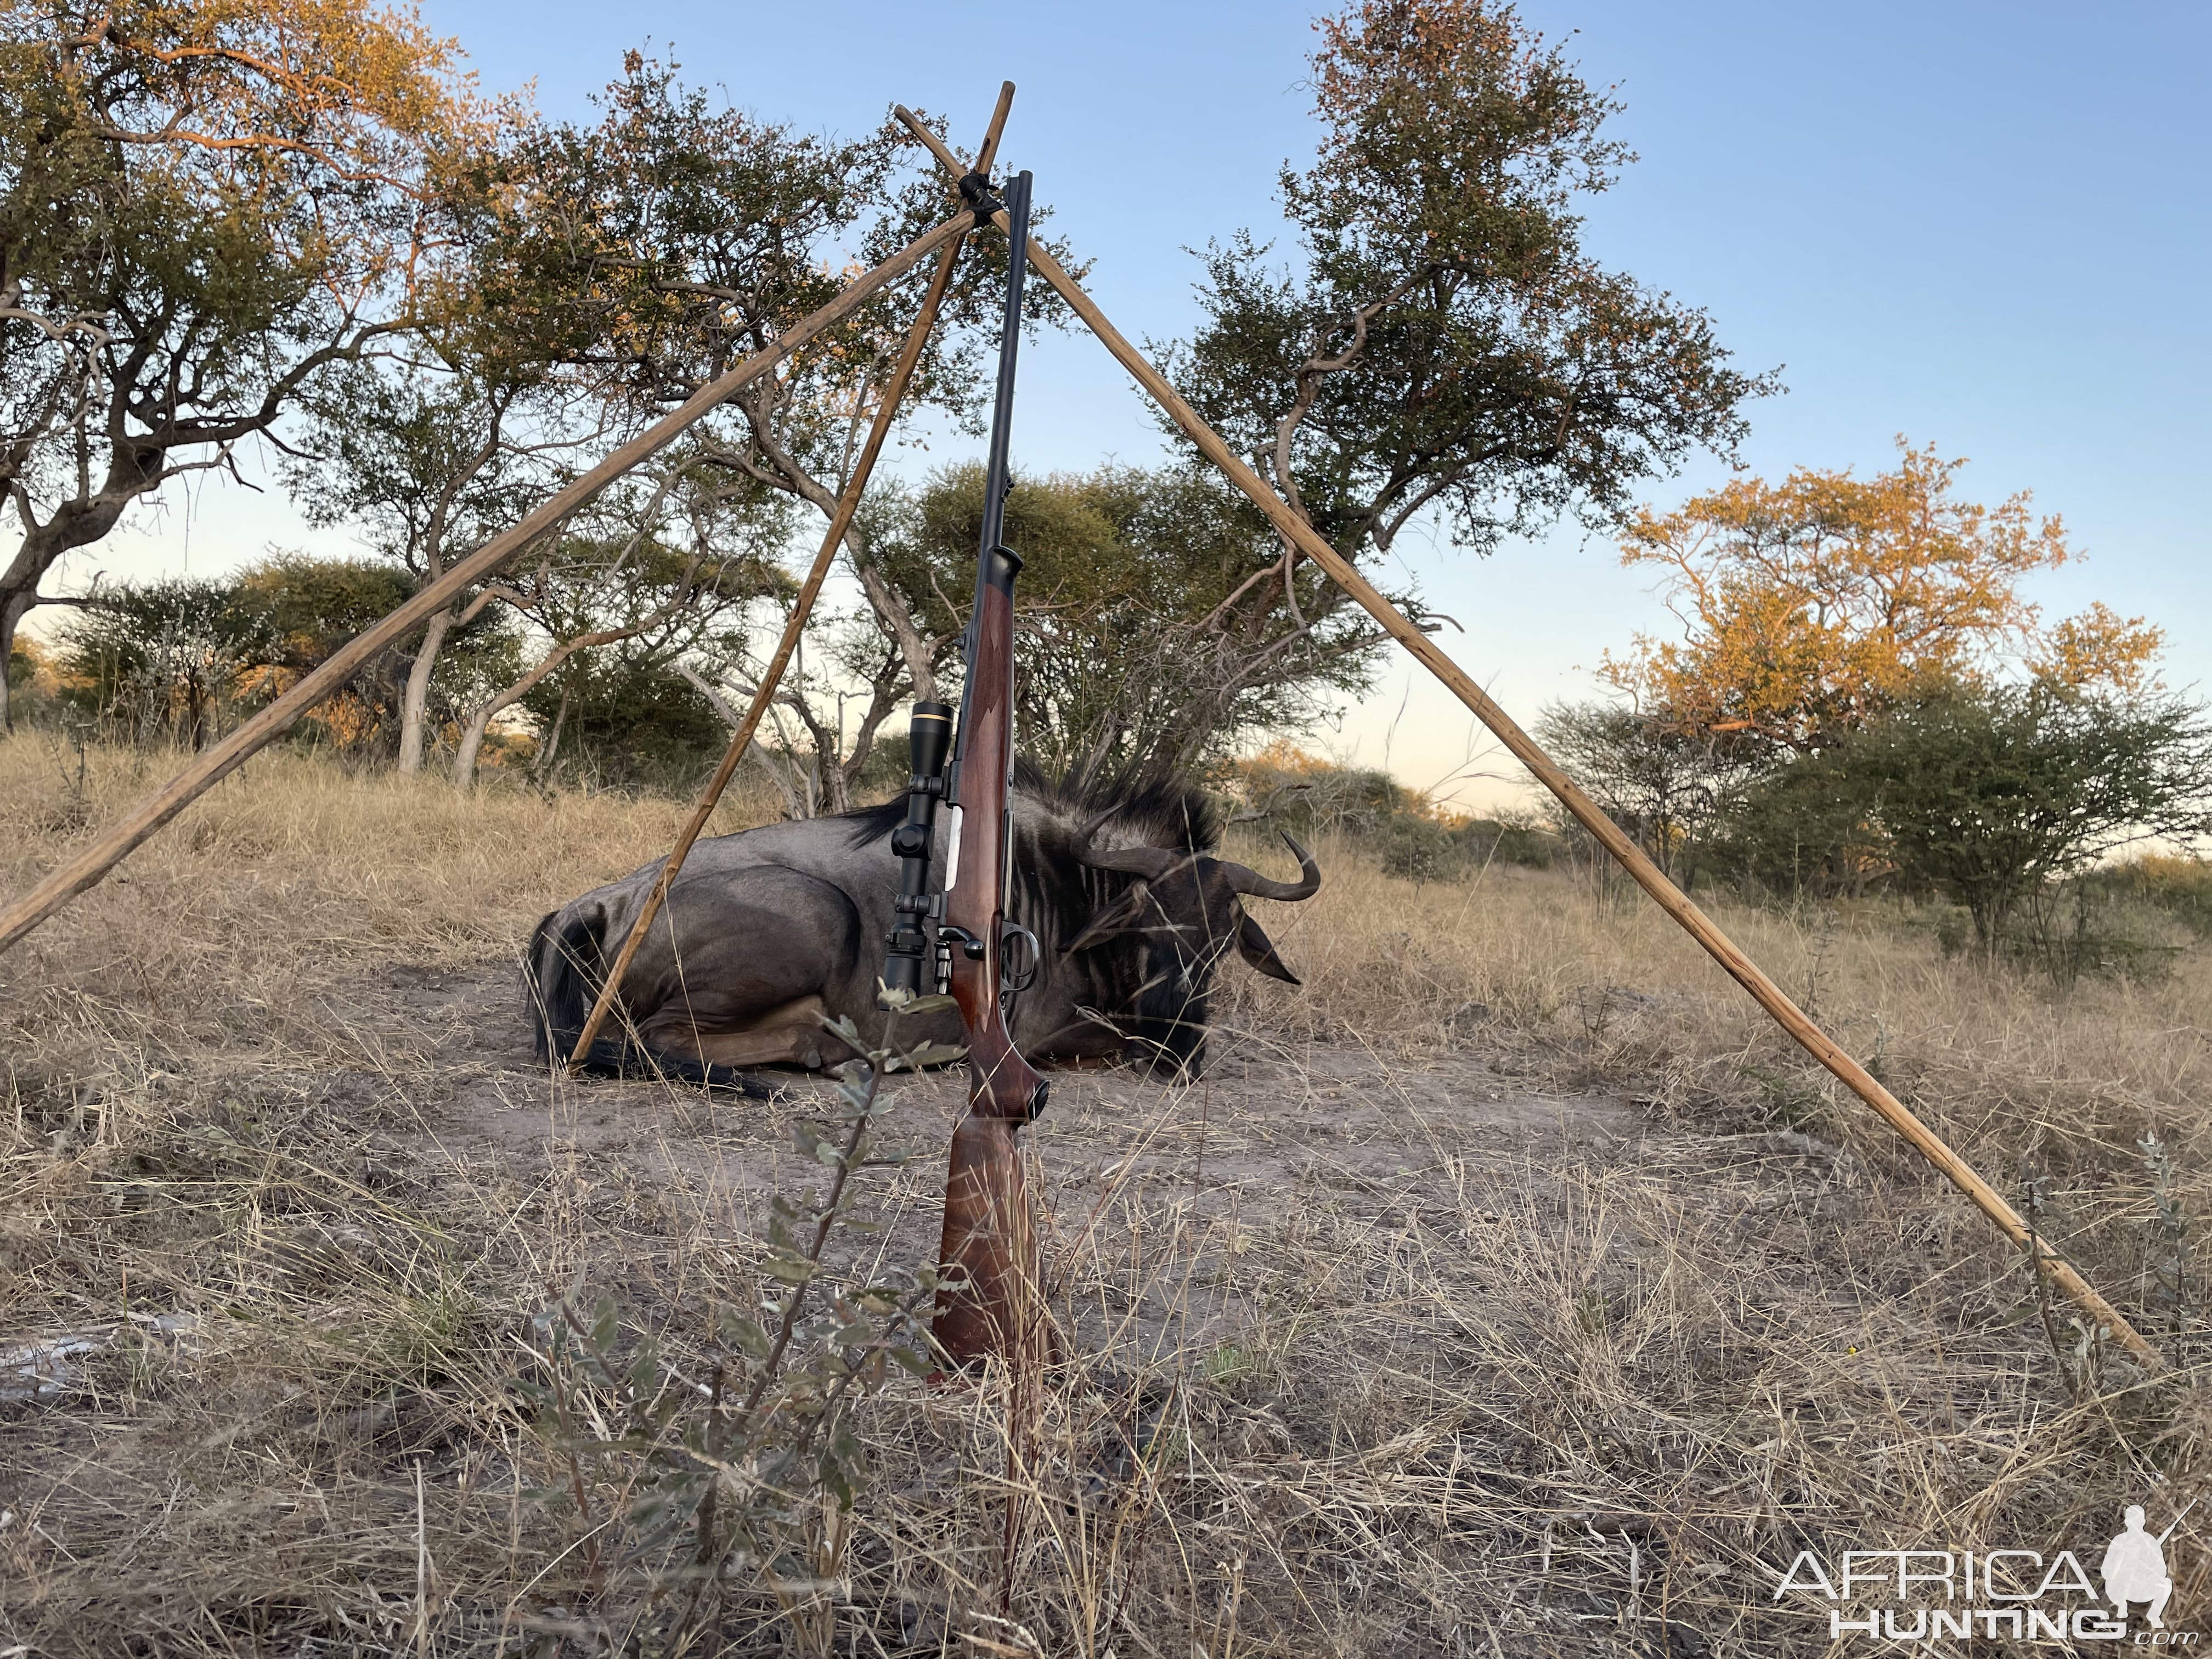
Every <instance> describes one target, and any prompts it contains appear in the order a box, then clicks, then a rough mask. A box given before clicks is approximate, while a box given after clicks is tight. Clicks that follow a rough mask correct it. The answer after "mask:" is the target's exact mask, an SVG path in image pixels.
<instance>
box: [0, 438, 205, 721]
mask: <svg viewBox="0 0 2212 1659" xmlns="http://www.w3.org/2000/svg"><path fill="white" fill-rule="evenodd" d="M166 463H167V453H166V452H164V451H162V450H160V449H156V448H153V447H150V446H146V445H143V444H131V443H118V444H113V445H111V446H110V447H109V449H108V456H107V477H106V478H105V479H103V480H102V481H101V483H100V490H99V493H98V494H96V495H79V496H76V498H74V499H73V500H70V501H64V502H62V503H61V504H60V505H59V506H58V507H55V508H54V510H53V512H52V513H50V514H49V515H48V516H47V519H46V522H45V523H44V524H38V523H35V522H33V520H32V518H31V508H30V505H29V501H28V498H27V496H26V495H24V494H23V493H22V492H21V488H20V486H19V487H18V489H17V490H16V492H15V503H14V504H15V517H16V520H17V521H18V522H19V523H21V524H23V525H24V526H27V528H26V530H25V532H24V534H23V539H22V540H21V542H19V543H18V544H16V547H15V557H14V558H13V559H10V560H9V562H8V568H7V569H6V570H5V571H4V572H0V732H5V731H7V730H8V729H9V725H8V722H9V701H8V692H7V684H6V682H7V678H8V675H7V660H8V653H9V652H11V651H13V650H14V649H15V629H16V627H17V625H18V624H19V623H21V621H22V620H23V617H24V616H25V614H26V613H27V612H28V611H30V610H31V609H32V607H33V606H34V605H37V604H38V603H39V584H40V582H41V581H43V580H46V572H47V571H49V570H51V569H52V568H53V567H54V565H55V564H56V563H57V562H58V561H59V560H60V558H61V556H63V555H64V553H70V552H74V551H75V550H76V549H78V548H80V547H89V546H91V545H92V544H94V542H97V541H100V540H101V539H103V538H105V537H106V534H107V532H109V531H111V530H112V529H114V528H115V526H116V525H117V523H118V521H119V520H121V519H122V517H123V514H124V511H125V509H126V508H127V507H129V506H130V505H131V502H133V501H137V499H138V498H139V497H140V496H141V495H146V494H148V493H149V492H150V491H152V490H155V489H159V488H160V487H161V483H162V481H163V479H164V478H166V477H168V476H169V475H168V474H167V471H165V466H166Z"/></svg>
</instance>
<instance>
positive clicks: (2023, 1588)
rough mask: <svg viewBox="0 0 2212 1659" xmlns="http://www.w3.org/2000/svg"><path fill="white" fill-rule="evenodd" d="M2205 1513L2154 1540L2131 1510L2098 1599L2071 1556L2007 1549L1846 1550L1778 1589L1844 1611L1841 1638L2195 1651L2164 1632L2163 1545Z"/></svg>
mask: <svg viewBox="0 0 2212 1659" xmlns="http://www.w3.org/2000/svg"><path fill="white" fill-rule="evenodd" d="M2196 1506H2197V1504H2196V1501H2195V1500H2191V1503H2190V1504H2187V1505H2185V1507H2184V1508H2183V1509H2182V1510H2181V1512H2180V1514H2178V1515H2176V1516H2174V1517H2173V1520H2172V1523H2171V1524H2169V1525H2168V1526H2167V1527H2166V1530H2165V1531H2164V1532H2161V1533H2158V1534H2152V1533H2151V1532H2150V1531H2149V1530H2148V1528H2146V1527H2145V1525H2144V1523H2143V1509H2142V1504H2130V1505H2129V1506H2128V1509H2127V1510H2126V1512H2125V1513H2124V1516H2122V1520H2123V1523H2124V1524H2123V1528H2122V1530H2121V1532H2120V1534H2119V1535H2118V1537H2116V1538H2114V1539H2113V1540H2112V1542H2111V1543H2110V1544H2108V1545H2106V1547H2105V1554H2104V1559H2103V1560H2101V1561H2100V1562H2099V1563H2098V1571H2099V1576H2100V1577H2101V1578H2102V1579H2103V1580H2104V1586H2105V1588H2104V1592H2103V1594H2102V1595H2101V1596H2100V1595H2099V1593H2098V1590H2097V1587H2096V1585H2095V1583H2093V1582H2092V1580H2091V1579H2090V1577H2089V1574H2088V1572H2087V1569H2086V1568H2085V1567H2084V1565H2083V1564H2082V1561H2081V1558H2080V1557H2079V1556H2077V1555H2075V1553H2074V1552H2073V1551H2072V1550H2069V1549H2062V1550H2059V1551H2057V1552H2056V1553H2051V1554H2046V1553H2044V1552H2043V1551H2041V1550H2024V1549H2003V1548H2000V1549H1989V1550H1933V1549H1891V1550H1845V1551H1844V1553H1843V1554H1842V1555H1841V1556H1840V1557H1838V1558H1836V1559H1834V1560H1833V1561H1827V1560H1824V1559H1822V1558H1821V1557H1820V1556H1819V1555H1818V1554H1816V1553H1814V1552H1813V1551H1811V1550H1801V1551H1799V1552H1798V1553H1797V1557H1796V1559H1795V1560H1793V1561H1792V1562H1791V1563H1790V1570H1789V1571H1787V1572H1785V1573H1784V1574H1783V1575H1782V1581H1781V1583H1778V1585H1776V1586H1775V1589H1774V1599H1775V1600H1776V1601H1780V1600H1782V1599H1783V1597H1784V1596H1785V1595H1790V1593H1792V1592H1793V1591H1794V1592H1796V1593H1799V1594H1804V1593H1807V1592H1810V1593H1811V1594H1813V1595H1819V1596H1820V1597H1822V1598H1824V1599H1825V1600H1826V1601H1829V1602H1831V1603H1834V1604H1837V1605H1832V1606H1831V1607H1829V1608H1828V1609H1827V1613H1828V1634H1829V1637H1830V1638H1831V1639H1834V1640H1840V1639H1841V1638H1844V1637H1847V1636H1868V1637H1872V1638H1877V1639H1887V1640H1888V1641H1892V1642H1897V1641H1907V1642H1910V1641H1925V1640H1929V1639H1941V1638H1944V1637H1957V1638H1966V1637H1971V1636H1984V1637H1988V1638H1992V1639H1994V1638H1997V1637H2001V1636H2005V1637H2010V1638H2013V1639H2014V1640H2015V1641H2018V1640H2022V1639H2025V1640H2028V1641H2064V1640H2069V1639H2071V1640H2074V1641H2079V1642H2129V1641H2132V1644H2133V1645H2136V1646H2148V1647H2160V1648H2190V1647H2194V1646H2195V1645H2196V1644H2197V1632H2193V1631H2169V1630H2168V1629H2167V1628H2166V1610H2167V1603H2168V1602H2169V1601H2171V1600H2172V1595H2173V1576H2172V1572H2171V1571H2168V1569H2167V1566H2166V1541H2167V1540H2168V1539H2170V1538H2171V1537H2172V1536H2173V1534H2174V1529H2175V1528H2178V1527H2179V1526H2180V1524H2181V1522H2182V1518H2183V1516H2186V1515H2187V1514H2188V1513H2189V1511H2190V1510H2192V1509H2194V1508H2196ZM1853 1603H1857V1604H1858V1605H1856V1606H1853V1605H1850V1604H1853ZM1869 1603H1870V1604H1871V1605H1869ZM2131 1607H2142V1608H2143V1609H2144V1622H2145V1624H2146V1625H2147V1626H2148V1628H2147V1629H2145V1630H2142V1631H2140V1632H2135V1633H2134V1634H2133V1635H2132V1637H2131V1636H2130V1630H2129V1611H2130V1608H2131Z"/></svg>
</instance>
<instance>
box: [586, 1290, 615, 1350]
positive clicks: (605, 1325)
mask: <svg viewBox="0 0 2212 1659" xmlns="http://www.w3.org/2000/svg"><path fill="white" fill-rule="evenodd" d="M621 1334H622V1312H621V1310H620V1309H618V1308H617V1307H616V1305H615V1299H614V1297H611V1296H603V1297H600V1298H599V1303H598V1305H596V1306H595V1307H594V1308H593V1309H592V1349H593V1350H594V1351H595V1352H599V1353H601V1354H605V1353H606V1352H609V1351H610V1350H611V1349H612V1348H613V1347H614V1346H615V1340H616V1339H617V1337H618V1336H620V1335H621Z"/></svg>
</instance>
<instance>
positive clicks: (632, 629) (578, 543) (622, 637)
mask: <svg viewBox="0 0 2212 1659" xmlns="http://www.w3.org/2000/svg"><path fill="white" fill-rule="evenodd" d="M695 471H696V459H695V458H693V457H691V456H689V455H685V454H681V453H679V455H678V458H677V459H676V461H675V462H674V464H673V465H670V466H668V467H666V468H665V470H664V471H662V472H661V474H660V475H659V477H658V478H657V479H640V478H632V479H629V480H625V481H623V483H620V484H617V485H616V486H614V487H612V488H611V489H609V490H607V491H605V492H604V493H603V494H602V495H601V496H600V497H599V500H597V501H594V502H593V503H592V507H591V509H590V511H589V513H587V514H586V516H585V517H584V519H583V520H581V521H580V523H579V524H577V525H575V526H572V527H571V528H570V529H569V530H568V532H565V533H563V534H562V535H560V536H558V537H557V538H555V539H554V540H553V541H552V542H551V543H550V544H549V545H547V546H545V547H544V549H543V550H541V551H540V552H539V554H538V558H537V560H536V563H535V568H534V569H532V571H531V572H529V573H528V574H525V575H523V576H520V577H519V578H517V579H516V580H511V581H508V580H502V581H495V582H492V583H489V584H488V585H487V586H485V588H484V589H483V592H481V593H479V594H478V595H477V597H476V598H475V599H473V600H471V602H470V603H469V605H466V606H465V607H464V608H463V609H462V610H461V611H460V612H459V615H458V617H456V623H457V625H459V626H465V625H467V624H468V623H470V622H471V621H473V620H474V619H475V617H477V614H478V613H480V612H481V611H483V610H484V609H485V607H487V606H489V605H501V606H503V607H505V608H506V609H507V611H509V612H511V613H512V616H513V619H514V620H515V621H516V622H518V623H520V625H521V626H522V628H523V629H524V630H525V631H526V634H527V635H529V640H530V643H529V644H528V645H527V646H526V648H525V650H524V652H523V653H522V656H523V658H524V659H525V660H524V661H522V662H520V663H519V664H518V668H519V671H518V672H517V673H516V674H515V675H514V677H513V678H512V679H510V680H508V681H507V682H506V683H505V684H498V685H494V686H488V687H486V688H484V694H483V696H481V697H480V698H479V699H478V700H477V702H476V704H475V706H474V707H473V708H471V709H470V710H468V711H467V713H466V715H465V720H464V721H463V723H462V727H461V732H460V735H459V741H458V743H457V744H456V746H455V754H454V757H453V781H454V782H455V783H457V784H459V785H460V786H462V787H467V786H468V785H469V784H470V783H471V782H472V781H474V780H475V777H476V771H477V757H478V756H479V754H480V753H481V751H482V749H483V741H484V738H485V735H486V733H487V732H489V728H490V726H491V723H492V721H493V720H495V719H497V718H498V717H499V716H500V715H501V714H503V713H504V712H505V711H507V709H509V708H513V707H514V706H515V705H517V704H518V703H521V702H524V701H525V700H526V699H528V698H530V697H531V696H532V693H533V692H535V691H536V690H538V687H539V686H540V685H542V684H545V683H547V682H548V681H549V680H554V679H556V677H558V679H559V683H561V684H562V686H563V696H562V701H561V702H560V703H559V704H558V705H556V708H555V709H554V712H553V715H552V718H551V719H550V720H548V721H545V722H544V730H543V732H541V734H540V741H539V745H538V749H539V759H540V769H541V771H543V770H545V769H550V764H551V762H552V759H553V757H555V756H556V754H557V753H558V751H559V747H560V743H561V738H562V731H563V728H564V727H565V726H566V724H567V716H568V703H569V702H570V701H571V700H572V696H571V694H572V693H573V691H574V687H575V685H576V684H578V678H577V677H578V675H579V674H580V672H581V671H583V670H584V669H585V668H586V666H587V665H588V661H589V659H590V657H591V655H592V653H595V652H597V651H599V650H600V649H601V648H602V647H609V646H617V645H621V646H625V647H629V652H630V661H631V663H632V665H634V666H635V665H636V664H637V663H638V662H639V661H640V660H641V657H640V654H639V653H645V655H646V656H647V657H649V659H650V660H651V663H652V664H653V665H667V666H669V667H671V668H672V667H674V666H675V665H677V664H678V663H679V662H681V661H682V659H684V658H685V657H687V656H689V655H691V654H694V653H698V652H700V651H701V650H702V648H706V649H708V650H710V652H711V653H712V654H713V655H714V656H716V657H720V656H721V655H724V654H726V650H727V647H726V642H724V641H720V640H719V639H718V638H717V635H718V634H719V633H720V632H721V631H724V630H726V629H727V628H728V626H729V625H730V624H731V623H734V622H735V621H737V619H738V617H739V615H740V614H741V613H742V611H743V610H744V607H745V606H746V605H750V604H751V603H752V602H753V601H754V600H756V599H758V598H760V597H761V596H762V595H763V593H764V592H773V591H774V590H775V587H776V586H778V582H779V573H778V572H777V571H776V570H775V567H774V564H773V562H772V561H771V558H770V556H769V555H770V551H771V550H772V549H773V548H774V547H775V544H777V543H778V542H779V541H780V540H781V538H782V535H783V532H784V531H785V529H786V526H785V525H784V524H783V523H782V522H781V520H780V519H779V518H778V517H777V516H776V515H774V514H763V513H757V512H733V511H732V510H731V509H730V507H729V505H728V504H727V503H726V501H723V500H721V499H720V496H719V495H718V494H717V493H716V492H714V491H713V490H712V489H701V488H698V487H696V482H695V476H694V475H695ZM618 526H627V528H626V529H622V528H618Z"/></svg>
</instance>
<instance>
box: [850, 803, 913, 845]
mask: <svg viewBox="0 0 2212 1659" xmlns="http://www.w3.org/2000/svg"><path fill="white" fill-rule="evenodd" d="M837 816H838V817H840V818H842V819H843V820H844V821H845V823H848V824H849V825H851V826H852V836H853V839H852V842H851V845H853V846H854V847H866V845H867V844H868V843H869V842H877V841H881V840H882V839H883V838H884V836H888V835H890V832H891V831H892V830H894V829H897V828H898V827H899V825H900V824H902V823H905V822H906V797H905V796H904V795H893V796H892V797H891V798H890V799H889V800H887V801H885V802H884V804H883V805H881V806H860V807H855V808H854V810H853V811H849V812H840V813H839V814H838V815H837Z"/></svg>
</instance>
